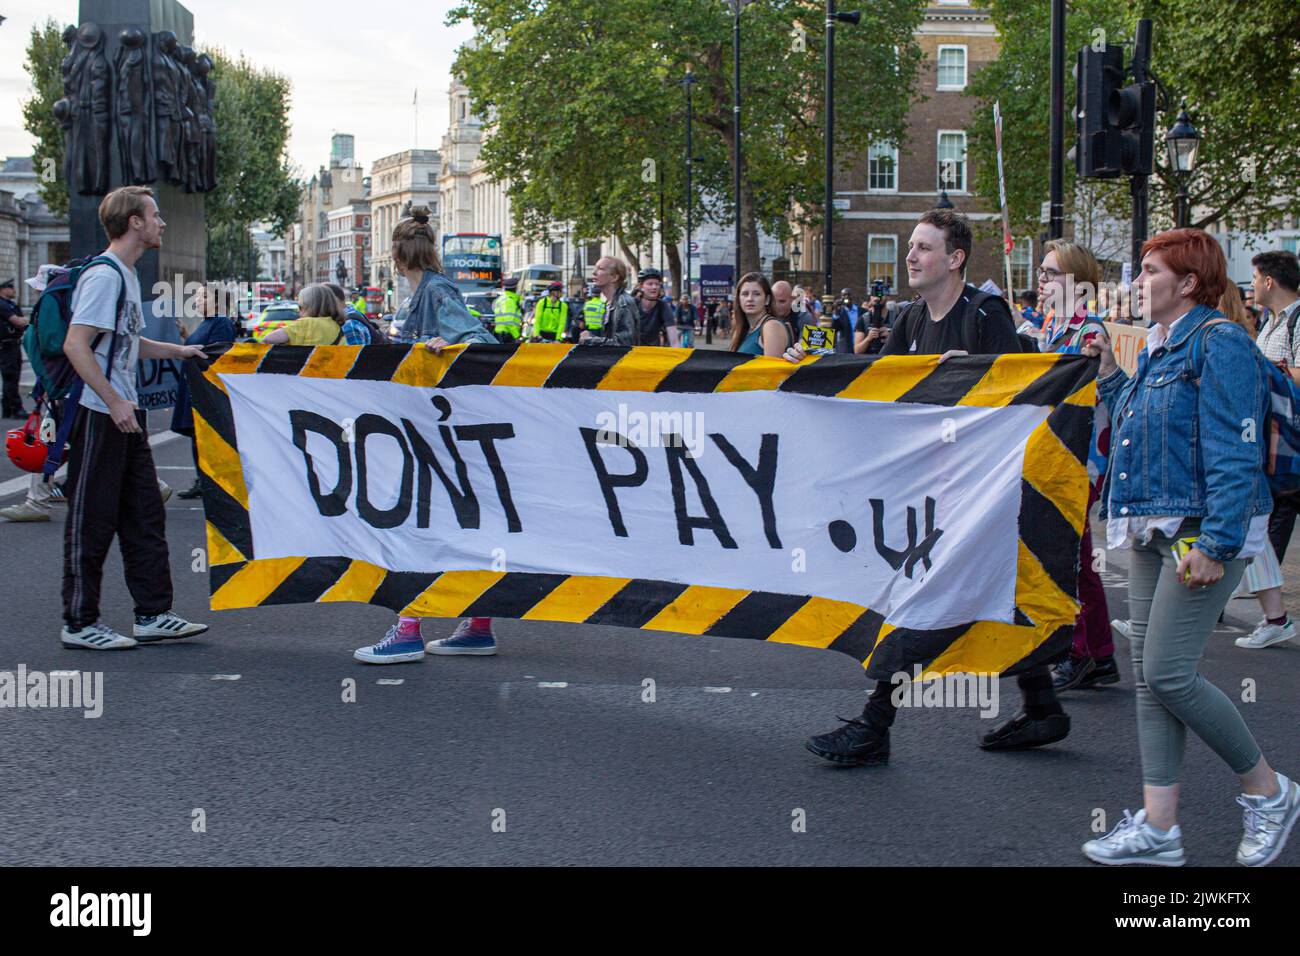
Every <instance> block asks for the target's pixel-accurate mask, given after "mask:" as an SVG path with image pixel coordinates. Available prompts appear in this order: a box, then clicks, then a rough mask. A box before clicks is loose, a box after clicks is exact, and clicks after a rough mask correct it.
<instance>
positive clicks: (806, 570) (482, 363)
mask: <svg viewBox="0 0 1300 956" xmlns="http://www.w3.org/2000/svg"><path fill="white" fill-rule="evenodd" d="M1095 369H1096V362H1095V361H1092V360H1088V359H1085V358H1082V357H1080V356H1070V355H1021V354H1014V355H1003V356H994V355H986V356H968V357H959V358H956V359H951V360H949V361H948V362H946V363H944V364H943V365H939V364H938V362H937V358H936V357H933V356H929V357H888V358H864V357H859V356H850V355H825V356H820V357H818V358H816V359H811V360H808V361H805V362H804V363H802V364H801V365H798V366H796V365H792V364H790V363H787V362H785V361H782V360H780V359H770V358H764V357H757V358H753V357H750V356H747V355H739V354H733V353H724V352H714V351H693V350H686V349H661V348H634V349H626V348H583V347H575V346H569V345H560V344H540V345H524V346H520V347H517V348H510V347H505V346H481V345H475V346H468V347H466V346H456V347H453V348H450V349H446V350H444V351H443V352H442V354H440V355H435V354H433V353H432V352H429V351H427V350H425V349H423V348H422V347H419V346H415V347H407V346H388V345H384V346H366V347H349V346H329V347H320V348H315V349H313V348H310V347H295V346H274V347H269V346H265V345H252V344H240V345H236V346H233V347H229V348H228V350H226V351H224V352H223V353H222V354H221V355H220V357H219V358H218V359H217V360H216V361H214V362H213V363H212V365H211V366H210V367H209V368H208V369H207V370H206V371H199V370H198V369H191V372H190V381H191V385H192V389H193V395H194V405H195V428H196V434H197V439H198V447H199V466H200V470H201V471H202V472H203V474H205V475H206V476H207V478H208V480H207V481H205V482H204V485H205V495H204V503H205V507H206V513H207V521H208V526H207V527H208V547H209V564H210V570H211V582H210V583H211V588H212V606H213V607H214V608H216V609H223V608H235V607H254V606H258V605H271V604H286V603H300V602H313V601H327V602H328V601H362V602H369V603H372V604H377V605H382V606H385V607H388V608H391V609H392V610H394V611H402V612H403V613H406V614H410V615H416V616H424V617H458V616H491V617H514V618H523V619H528V620H548V621H569V622H575V623H576V622H582V623H589V624H613V625H621V626H628V627H638V628H643V629H646V630H651V631H673V632H680V633H686V634H701V635H718V636H729V637H741V638H751V639H758V640H768V641H773V642H779V643H789V644H798V645H803V646H807V647H818V648H829V649H832V650H838V651H842V652H844V653H847V654H850V655H852V656H853V657H855V658H856V659H858V660H859V661H862V662H863V664H864V666H866V667H867V669H868V674H869V676H880V675H889V674H892V673H895V672H897V671H899V670H904V669H907V668H910V667H911V666H912V665H913V664H916V663H921V664H922V665H923V666H924V667H925V668H926V670H927V671H929V672H933V673H947V672H952V671H962V670H973V671H981V672H990V671H1008V670H1011V671H1014V670H1015V669H1017V667H1018V666H1020V665H1023V664H1025V663H1026V662H1027V661H1028V662H1030V663H1032V662H1036V661H1038V660H1041V659H1043V657H1044V656H1045V655H1050V654H1052V653H1054V652H1057V651H1059V650H1061V649H1063V648H1064V647H1066V646H1067V645H1068V643H1069V640H1070V635H1071V634H1072V633H1073V628H1074V621H1075V616H1076V614H1077V610H1078V605H1077V603H1076V600H1075V595H1076V578H1077V574H1078V554H1079V535H1080V531H1081V529H1082V527H1083V521H1084V513H1085V509H1086V506H1087V500H1088V479H1087V472H1086V470H1085V460H1086V455H1087V451H1088V441H1089V437H1090V434H1091V429H1092V413H1093V406H1094V403H1095V388H1096V386H1095V384H1094V382H1093V378H1094V375H1095Z"/></svg>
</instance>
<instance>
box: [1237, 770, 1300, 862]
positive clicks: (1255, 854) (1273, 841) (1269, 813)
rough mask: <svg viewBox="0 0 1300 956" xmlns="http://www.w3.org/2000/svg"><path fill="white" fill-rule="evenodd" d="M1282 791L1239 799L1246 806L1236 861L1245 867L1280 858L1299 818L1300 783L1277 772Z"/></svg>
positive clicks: (1243, 796) (1239, 797)
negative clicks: (1273, 794) (1279, 855)
mask: <svg viewBox="0 0 1300 956" xmlns="http://www.w3.org/2000/svg"><path fill="white" fill-rule="evenodd" d="M1277 782H1278V786H1279V787H1281V790H1280V792H1279V793H1278V794H1277V795H1276V796H1274V797H1272V798H1269V797H1255V796H1249V795H1247V794H1244V793H1243V794H1241V795H1240V796H1238V797H1237V802H1238V803H1239V804H1241V805H1242V807H1244V808H1245V810H1244V812H1243V813H1242V821H1241V822H1242V827H1243V830H1244V832H1243V833H1242V835H1241V845H1240V846H1238V847H1237V862H1238V863H1240V864H1241V865H1242V866H1267V865H1268V864H1269V863H1272V862H1273V861H1274V860H1276V859H1277V856H1278V854H1279V853H1281V852H1282V848H1283V847H1284V846H1286V838H1287V837H1288V836H1290V834H1291V828H1292V827H1294V826H1295V822H1296V820H1297V819H1300V783H1296V782H1295V781H1294V780H1289V779H1287V778H1286V777H1284V776H1283V775H1282V774H1278V775H1277Z"/></svg>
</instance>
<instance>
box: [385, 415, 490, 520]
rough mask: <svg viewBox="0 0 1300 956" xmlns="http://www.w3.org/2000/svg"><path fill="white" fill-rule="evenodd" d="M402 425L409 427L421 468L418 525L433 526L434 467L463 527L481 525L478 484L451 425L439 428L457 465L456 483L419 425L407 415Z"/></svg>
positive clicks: (409, 433) (417, 489)
mask: <svg viewBox="0 0 1300 956" xmlns="http://www.w3.org/2000/svg"><path fill="white" fill-rule="evenodd" d="M402 427H403V428H405V429H406V438H407V441H409V442H410V443H411V451H412V453H414V455H415V461H416V464H417V465H419V471H418V472H417V473H416V475H417V482H418V483H417V486H416V523H417V525H418V526H419V527H421V528H427V527H429V505H430V499H431V498H432V497H433V476H432V475H431V474H430V471H432V472H433V474H436V475H437V476H438V480H439V481H441V482H442V487H443V488H444V489H445V490H446V492H447V500H448V501H449V502H451V510H452V511H453V512H454V513H455V515H456V523H457V524H458V525H460V526H461V528H477V527H478V526H479V507H478V496H477V495H475V494H474V486H473V485H471V484H470V481H469V470H468V469H467V468H466V467H465V459H463V458H461V457H460V451H459V450H458V449H457V448H456V442H455V441H454V440H453V439H452V437H451V429H450V428H448V427H447V426H446V425H443V426H440V427H439V429H438V431H439V432H440V433H441V434H442V442H443V444H444V445H446V446H447V451H448V453H449V454H450V455H451V460H452V464H453V466H454V467H455V469H456V482H455V483H453V482H452V480H451V479H450V478H449V477H447V472H446V471H444V470H443V467H442V463H441V462H440V461H438V456H437V455H435V454H434V453H433V448H432V447H430V445H429V443H428V442H427V441H425V440H424V436H423V435H421V434H420V433H419V432H418V431H416V430H415V425H413V424H412V423H411V422H410V420H408V419H405V418H403V419H402Z"/></svg>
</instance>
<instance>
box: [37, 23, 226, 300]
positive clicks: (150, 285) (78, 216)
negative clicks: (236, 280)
mask: <svg viewBox="0 0 1300 956" xmlns="http://www.w3.org/2000/svg"><path fill="white" fill-rule="evenodd" d="M79 21H80V22H79V24H78V25H77V26H70V27H68V28H67V29H66V30H65V31H64V33H63V42H64V44H65V45H66V46H67V48H68V53H67V56H65V57H64V59H63V62H62V63H61V64H60V71H61V73H62V80H63V98H62V99H60V100H59V101H58V102H57V103H56V104H55V105H54V116H55V118H56V119H57V120H58V121H59V124H60V126H61V127H62V129H63V131H64V147H65V153H64V155H65V160H64V169H63V172H64V177H65V182H67V184H68V194H69V200H70V207H71V208H70V216H69V218H70V220H71V222H70V226H71V240H72V241H71V245H72V256H73V257H74V258H84V257H87V256H93V255H95V254H96V253H98V252H100V251H101V250H103V249H104V248H105V247H106V246H107V245H108V238H107V237H106V236H105V235H104V230H103V228H102V227H101V226H100V224H99V215H98V210H99V203H100V200H101V199H103V197H104V195H105V194H106V193H107V192H109V191H110V190H112V189H116V188H117V187H118V186H125V185H147V186H152V187H153V190H154V195H155V196H156V197H157V199H158V207H159V210H160V211H161V213H162V217H163V219H164V220H165V221H166V223H167V229H166V231H165V233H164V234H163V247H162V249H161V250H152V251H150V252H149V253H147V254H146V255H145V256H144V257H143V258H142V259H141V260H140V262H139V263H138V264H137V266H136V268H137V270H138V271H139V273H140V286H141V291H142V292H143V293H144V298H145V300H146V302H147V301H149V300H151V299H153V298H154V297H155V296H156V295H157V294H158V292H157V291H155V285H156V283H158V282H168V283H170V282H175V281H176V278H177V276H180V277H181V281H182V282H194V281H202V280H203V279H204V278H205V262H206V256H207V230H206V226H205V221H204V215H203V194H204V193H206V192H210V191H211V190H212V189H214V188H215V187H216V170H217V161H216V153H217V145H216V130H217V125H216V111H215V108H216V99H217V95H218V94H217V90H216V88H215V83H214V82H213V78H212V75H211V73H212V60H211V59H210V58H209V57H208V56H207V55H205V54H202V53H199V52H196V51H195V50H194V49H193V47H192V44H193V42H194V17H193V15H192V14H191V13H190V12H189V10H187V9H185V7H183V6H181V4H180V3H178V2H176V0H81V9H80V17H79ZM146 311H148V310H146Z"/></svg>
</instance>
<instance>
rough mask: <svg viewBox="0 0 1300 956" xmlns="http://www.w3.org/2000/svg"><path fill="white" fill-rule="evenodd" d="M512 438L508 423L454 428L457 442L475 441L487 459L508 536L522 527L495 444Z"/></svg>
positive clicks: (510, 426) (508, 480) (513, 430)
mask: <svg viewBox="0 0 1300 956" xmlns="http://www.w3.org/2000/svg"><path fill="white" fill-rule="evenodd" d="M514 437H515V426H514V425H511V424H510V423H509V422H499V423H494V424H491V425H457V426H456V438H457V439H458V440H460V441H476V442H478V443H479V445H480V446H482V448H483V457H484V458H486V459H487V463H488V467H489V468H491V469H492V480H493V481H494V482H495V483H496V486H497V498H498V499H500V501H501V509H502V510H503V511H504V512H505V513H506V531H508V532H509V533H510V534H517V533H518V532H520V531H523V530H524V526H523V524H522V523H521V522H520V521H519V512H518V511H516V510H515V502H514V499H513V498H512V497H511V496H510V479H509V478H507V477H506V470H505V468H503V467H502V465H501V455H500V454H498V452H497V446H496V443H497V442H498V441H501V440H503V439H506V438H514Z"/></svg>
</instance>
